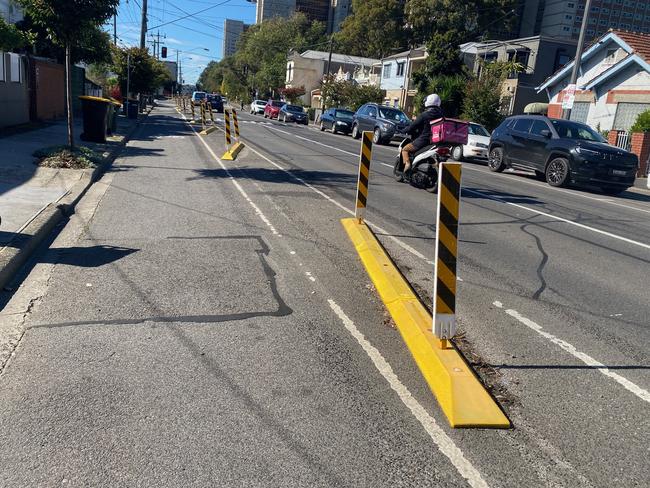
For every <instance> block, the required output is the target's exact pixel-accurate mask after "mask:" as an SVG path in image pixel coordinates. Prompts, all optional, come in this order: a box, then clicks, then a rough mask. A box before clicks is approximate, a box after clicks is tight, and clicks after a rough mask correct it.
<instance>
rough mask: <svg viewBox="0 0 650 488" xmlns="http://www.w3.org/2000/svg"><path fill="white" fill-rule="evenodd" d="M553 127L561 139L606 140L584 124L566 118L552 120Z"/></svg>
mask: <svg viewBox="0 0 650 488" xmlns="http://www.w3.org/2000/svg"><path fill="white" fill-rule="evenodd" d="M551 123H552V124H553V128H554V129H555V131H556V132H557V134H558V135H559V136H560V137H561V138H562V139H577V140H581V141H593V142H607V141H606V140H605V138H604V137H603V136H601V135H600V134H599V133H598V132H596V131H595V130H593V129H592V128H591V127H589V126H588V125H585V124H579V123H577V122H570V121H568V120H552V121H551Z"/></svg>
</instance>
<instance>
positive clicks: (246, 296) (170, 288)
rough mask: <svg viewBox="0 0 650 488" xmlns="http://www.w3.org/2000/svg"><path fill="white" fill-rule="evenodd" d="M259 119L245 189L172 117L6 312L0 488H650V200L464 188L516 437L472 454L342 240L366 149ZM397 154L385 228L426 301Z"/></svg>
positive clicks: (168, 114)
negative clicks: (11, 343) (12, 337)
mask: <svg viewBox="0 0 650 488" xmlns="http://www.w3.org/2000/svg"><path fill="white" fill-rule="evenodd" d="M241 119H242V120H241V127H242V133H243V136H244V138H245V139H246V140H247V141H250V143H251V147H250V148H249V149H245V150H244V151H243V152H242V153H241V155H240V157H239V158H238V160H237V161H236V162H232V163H227V166H226V165H223V164H222V163H220V162H219V161H218V160H217V158H216V156H219V155H220V153H221V152H222V151H223V135H222V134H221V133H220V132H215V133H213V134H211V135H210V136H207V137H204V138H200V137H198V136H197V135H195V133H194V132H193V131H192V130H191V129H190V128H189V127H188V125H187V124H186V123H185V122H184V121H183V120H182V119H181V118H180V117H179V116H178V115H177V114H176V112H175V111H174V110H173V109H172V108H171V107H170V106H163V107H162V108H159V109H157V110H156V111H154V112H153V114H152V115H151V116H150V117H149V119H148V121H147V123H145V124H144V125H143V126H142V128H141V130H140V133H139V134H137V135H136V136H135V137H134V138H133V140H132V141H131V143H130V144H129V147H128V150H127V152H126V153H125V155H124V157H122V158H119V159H118V160H117V162H116V165H115V168H114V169H115V171H113V172H111V173H109V174H107V175H106V176H105V177H104V178H103V179H102V180H101V181H100V182H99V183H97V184H96V185H95V186H94V187H93V188H92V190H91V191H90V192H89V193H88V195H87V196H86V197H85V198H84V199H83V200H82V202H81V204H80V206H79V209H78V211H77V213H76V214H75V215H74V216H73V217H72V218H71V219H70V221H69V222H68V224H67V225H66V226H65V228H63V229H61V230H60V233H59V234H58V235H57V236H56V238H55V239H54V240H53V242H52V243H51V245H50V246H49V248H48V249H43V250H42V252H41V253H40V254H39V255H38V256H37V257H36V259H35V260H34V262H33V263H32V267H31V268H30V269H29V270H28V274H27V273H26V275H25V276H24V277H23V278H24V279H23V280H22V283H21V285H20V287H19V288H18V289H17V290H16V291H15V292H13V293H11V294H9V293H7V292H5V293H4V297H3V298H4V299H3V302H2V303H3V305H4V307H3V310H2V312H1V315H0V318H1V319H2V321H3V322H4V323H5V327H4V329H3V328H0V330H6V329H7V328H8V327H6V326H7V324H10V326H11V327H12V328H13V329H14V330H22V331H24V335H23V336H22V339H21V341H20V344H19V345H18V347H17V349H16V351H15V354H14V356H13V357H12V358H11V360H10V361H9V362H8V363H6V364H5V365H4V369H3V372H2V375H1V376H0V432H2V433H3V434H2V442H1V443H0V485H1V486H62V485H64V486H105V485H111V486H369V487H375V486H391V487H392V486H444V487H446V486H468V485H469V486H474V487H479V486H493V487H494V486H504V487H520V486H527V487H528V486H531V487H532V486H571V487H575V486H594V487H601V486H602V487H611V486H624V487H628V486H647V483H648V479H650V468H649V466H648V463H647V459H648V455H649V454H650V452H649V451H650V448H649V444H648V438H649V437H650V421H649V419H650V416H649V415H648V414H649V413H650V409H649V408H648V406H649V404H650V395H649V394H648V390H649V389H650V374H649V369H650V361H649V356H648V351H649V347H648V346H649V345H650V344H649V331H648V326H649V323H648V322H649V320H648V317H650V313H649V309H650V305H649V304H648V302H649V300H648V296H649V293H648V283H649V281H650V280H649V279H648V276H647V275H648V272H649V269H650V267H649V266H648V263H649V260H650V219H649V218H648V217H649V216H650V198H649V197H648V196H647V194H644V193H642V192H627V193H626V195H624V196H623V197H618V198H613V197H608V196H603V195H600V194H597V193H590V192H586V191H582V190H572V189H569V190H567V189H559V190H557V189H552V188H550V187H547V186H546V185H544V184H542V183H540V182H537V181H536V180H534V179H532V178H531V177H529V176H523V175H510V174H502V175H494V174H491V173H489V172H488V171H487V170H486V168H484V167H482V166H480V165H472V164H467V165H464V174H463V188H464V190H463V199H462V205H461V221H462V224H461V231H460V239H461V243H460V254H461V259H460V267H459V276H460V278H461V279H462V281H461V282H460V285H459V321H460V325H461V328H462V331H463V340H462V342H461V343H460V345H461V347H462V348H463V350H464V351H465V352H466V353H467V355H468V358H469V360H470V361H472V362H474V363H475V364H476V366H477V368H478V370H479V372H480V374H481V375H482V376H483V378H484V380H485V381H486V382H487V383H489V384H490V385H491V387H492V389H493V392H494V394H495V395H496V397H497V399H498V400H499V401H500V402H501V404H502V406H503V408H504V409H505V411H506V412H507V414H508V415H509V416H510V418H511V419H512V421H513V424H514V428H513V429H512V430H507V431H498V430H452V429H450V428H448V426H447V423H446V420H445V418H444V416H443V415H442V413H441V411H440V410H439V408H438V407H437V405H436V403H435V399H434V398H433V396H432V395H431V393H430V392H429V390H428V388H427V386H426V384H424V382H423V380H422V379H421V377H420V375H419V372H418V370H417V367H416V366H415V364H414V363H413V361H412V360H411V358H410V355H409V353H408V350H406V348H405V346H404V345H403V342H402V341H401V338H400V336H399V333H398V332H397V331H396V330H395V329H394V328H393V326H392V324H391V321H390V319H389V317H387V315H386V314H385V312H384V309H383V306H382V304H381V302H380V301H379V299H378V297H377V296H376V293H375V291H374V290H373V288H372V286H371V285H370V283H369V279H368V277H367V275H366V273H365V271H364V270H363V268H362V266H361V265H360V263H359V260H358V257H357V255H356V253H355V252H354V250H353V249H352V246H351V245H350V243H349V241H348V239H347V236H346V235H345V233H344V231H343V229H342V227H341V225H340V223H339V219H340V218H342V217H347V216H349V209H351V208H352V201H353V195H354V189H355V185H356V168H357V156H356V155H357V154H358V152H359V143H358V141H353V140H352V139H350V138H349V137H343V136H335V135H331V134H327V133H325V134H322V133H320V132H318V131H316V130H314V129H312V128H305V127H296V126H291V125H289V126H286V125H284V124H279V123H277V122H272V123H268V122H266V121H264V123H260V122H262V121H263V119H262V118H261V117H251V116H248V115H242V116H241ZM395 150H396V148H395V147H391V148H387V147H376V148H375V150H374V154H373V163H372V164H373V166H372V170H371V178H370V181H371V183H370V195H369V212H368V220H369V221H370V222H371V223H373V224H375V225H376V226H378V227H379V228H380V230H379V231H378V234H379V237H380V239H381V240H382V241H383V242H384V244H385V246H386V248H387V249H388V250H389V252H390V253H391V256H392V257H393V258H394V259H395V260H396V262H397V263H398V265H399V266H400V268H401V269H402V271H403V272H404V273H405V275H406V276H407V277H408V278H409V280H410V281H411V282H412V283H413V284H414V286H415V287H416V289H418V290H419V291H420V292H421V295H422V297H423V298H424V299H425V301H426V300H427V299H430V296H429V295H430V290H431V288H432V276H433V275H432V266H431V264H430V262H431V261H432V260H433V241H432V239H433V236H434V229H435V222H434V208H435V195H430V194H428V193H426V192H424V191H420V190H416V189H413V188H410V187H407V186H406V185H404V184H400V183H397V182H395V181H394V180H393V178H392V176H391V169H390V167H389V166H392V159H393V156H394V152H395ZM64 483H65V484H64Z"/></svg>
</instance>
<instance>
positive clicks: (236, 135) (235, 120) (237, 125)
mask: <svg viewBox="0 0 650 488" xmlns="http://www.w3.org/2000/svg"><path fill="white" fill-rule="evenodd" d="M232 121H233V123H234V124H235V138H236V139H237V140H239V120H237V110H235V109H234V108H233V109H232Z"/></svg>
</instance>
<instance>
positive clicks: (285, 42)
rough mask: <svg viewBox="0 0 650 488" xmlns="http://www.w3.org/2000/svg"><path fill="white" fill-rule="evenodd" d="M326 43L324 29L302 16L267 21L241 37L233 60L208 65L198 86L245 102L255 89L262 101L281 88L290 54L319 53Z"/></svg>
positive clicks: (228, 59) (250, 29)
mask: <svg viewBox="0 0 650 488" xmlns="http://www.w3.org/2000/svg"><path fill="white" fill-rule="evenodd" d="M325 43H326V38H325V25H324V24H323V23H321V22H310V21H309V20H308V19H307V17H306V16H305V15H304V14H302V13H297V14H295V15H294V16H292V17H291V18H289V19H284V18H279V17H278V18H273V19H270V20H266V21H264V22H262V23H261V24H256V25H254V26H252V27H251V28H249V29H248V30H247V31H246V32H244V33H243V34H242V36H241V37H240V39H239V42H238V44H237V52H236V53H235V54H234V55H233V56H230V57H227V58H224V59H222V60H221V61H219V62H212V63H210V64H208V66H207V67H206V68H205V69H204V70H203V72H202V73H201V76H200V77H199V84H200V85H201V86H202V87H204V88H205V89H206V90H209V91H221V92H223V93H224V94H226V93H227V94H228V95H229V96H230V97H235V98H239V99H244V100H247V99H249V98H250V94H251V93H253V92H254V91H255V89H257V90H258V91H259V92H260V93H259V95H260V97H262V98H265V97H266V96H267V95H270V94H272V93H278V90H279V89H280V88H282V87H284V82H285V77H286V71H287V56H288V54H289V53H290V51H296V52H303V51H305V50H307V49H318V48H321V49H322V48H323V47H324V46H325ZM222 84H223V88H224V90H221V85H222Z"/></svg>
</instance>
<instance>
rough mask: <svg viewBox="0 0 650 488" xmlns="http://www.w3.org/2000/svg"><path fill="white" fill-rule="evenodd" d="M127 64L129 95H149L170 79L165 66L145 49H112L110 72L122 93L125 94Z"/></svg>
mask: <svg viewBox="0 0 650 488" xmlns="http://www.w3.org/2000/svg"><path fill="white" fill-rule="evenodd" d="M127 63H128V65H130V78H129V89H130V91H131V93H150V92H152V91H154V90H155V89H157V88H158V87H160V86H161V85H163V84H164V83H165V82H167V81H168V80H169V78H170V77H169V71H168V70H167V68H166V67H165V65H164V64H163V63H162V62H160V61H158V60H157V59H155V58H154V57H153V56H151V55H150V54H149V51H148V50H147V49H146V48H145V49H140V48H139V47H130V48H127V49H122V48H119V47H113V66H112V70H113V72H115V74H116V75H117V78H118V80H119V84H120V89H121V91H122V93H126V83H127ZM127 95H128V94H127Z"/></svg>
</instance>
